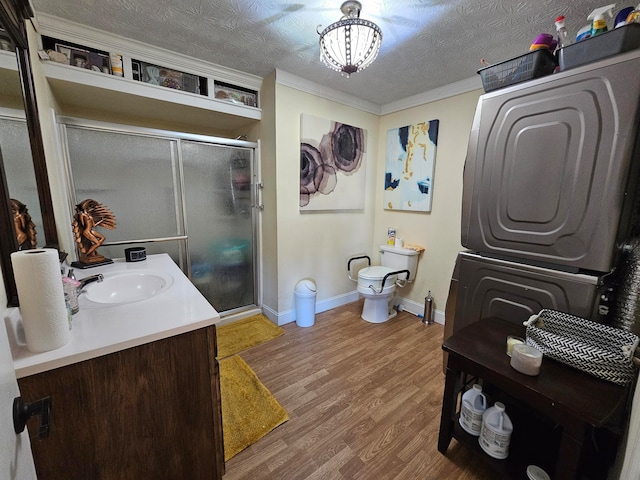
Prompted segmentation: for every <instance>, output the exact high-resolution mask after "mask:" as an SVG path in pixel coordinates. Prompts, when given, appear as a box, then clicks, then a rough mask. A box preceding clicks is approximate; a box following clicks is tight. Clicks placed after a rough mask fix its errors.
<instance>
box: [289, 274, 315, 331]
mask: <svg viewBox="0 0 640 480" xmlns="http://www.w3.org/2000/svg"><path fill="white" fill-rule="evenodd" d="M316 293H317V291H316V284H315V283H313V281H311V280H300V281H299V282H298V283H297V284H296V289H295V291H294V296H295V299H296V324H297V325H298V326H299V327H310V326H312V325H313V324H314V322H315V320H316Z"/></svg>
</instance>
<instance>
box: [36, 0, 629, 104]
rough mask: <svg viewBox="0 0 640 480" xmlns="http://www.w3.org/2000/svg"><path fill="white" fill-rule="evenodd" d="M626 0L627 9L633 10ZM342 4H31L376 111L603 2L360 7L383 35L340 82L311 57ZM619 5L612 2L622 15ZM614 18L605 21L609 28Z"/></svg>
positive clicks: (469, 1)
mask: <svg viewBox="0 0 640 480" xmlns="http://www.w3.org/2000/svg"><path fill="white" fill-rule="evenodd" d="M637 1H638V0H633V1H632V3H637ZM341 3H342V0H331V1H328V0H300V2H299V3H293V2H288V1H273V0H32V5H33V6H34V9H35V11H36V14H37V13H39V12H44V13H47V14H50V15H55V16H57V17H61V18H65V19H68V20H71V21H73V22H76V23H80V24H85V25H89V26H91V27H94V28H97V29H99V30H103V31H106V32H110V33H113V34H116V35H119V36H123V37H127V38H131V39H135V40H138V41H141V42H144V43H147V44H151V45H155V46H158V47H162V48H165V49H167V50H171V51H174V52H178V53H182V54H185V55H189V56H191V57H194V58H197V59H201V60H205V61H207V62H211V63H215V64H218V65H222V66H225V67H230V68H234V69H236V70H240V71H242V72H246V73H251V74H254V75H258V76H260V77H265V76H266V75H268V74H269V73H271V72H272V71H273V70H274V69H275V68H278V69H282V70H284V71H286V72H289V73H292V74H294V75H297V76H299V77H302V78H305V79H308V80H311V81H313V82H315V83H318V84H321V85H324V86H327V87H330V88H333V89H335V90H339V91H342V92H346V93H348V94H351V95H353V96H355V97H358V98H360V99H363V100H367V101H370V102H373V103H376V104H379V105H384V104H387V103H390V102H393V101H396V100H401V99H404V98H406V97H409V96H412V95H415V94H419V93H423V92H426V91H429V90H432V89H434V88H437V87H441V86H444V85H447V84H450V83H453V82H456V81H459V80H464V79H468V78H470V77H474V76H475V75H476V71H477V70H478V68H481V66H482V65H481V63H480V60H481V59H486V61H487V62H489V63H494V62H499V61H502V60H507V59H509V58H512V57H514V56H517V55H521V54H523V53H526V52H527V51H528V48H529V45H530V44H531V43H532V41H533V39H534V38H535V37H536V35H537V34H538V33H543V32H546V33H555V26H554V19H555V18H556V17H557V16H558V15H564V16H565V17H566V18H567V27H568V29H569V32H570V33H571V34H572V35H573V36H574V37H575V34H576V32H577V30H578V29H579V28H581V27H582V26H584V25H586V24H587V20H586V18H587V15H588V14H589V13H590V12H591V11H592V10H593V9H594V8H596V7H600V6H601V5H602V4H603V3H606V2H602V0H535V1H533V0H530V1H526V2H525V1H515V0H407V1H392V0H361V3H362V5H363V8H362V13H361V18H364V19H367V20H372V21H374V22H375V23H377V24H378V25H379V26H380V28H381V29H382V32H383V42H382V48H381V49H380V54H379V56H378V59H377V60H376V61H375V62H374V63H373V64H372V65H371V66H370V67H369V68H368V69H366V70H364V71H363V72H360V73H357V74H354V75H352V76H351V77H350V78H347V77H343V76H341V75H340V74H339V73H337V72H334V71H333V70H330V69H328V68H327V67H326V66H324V64H322V63H321V62H320V60H319V48H318V34H317V33H316V30H317V28H318V26H321V27H322V28H324V27H326V26H328V25H329V24H331V23H333V22H335V21H337V20H339V18H340V17H341V15H342V13H341V12H340V5H341ZM624 6H627V5H622V4H620V5H619V7H620V8H622V7H624ZM612 23H613V20H609V25H612Z"/></svg>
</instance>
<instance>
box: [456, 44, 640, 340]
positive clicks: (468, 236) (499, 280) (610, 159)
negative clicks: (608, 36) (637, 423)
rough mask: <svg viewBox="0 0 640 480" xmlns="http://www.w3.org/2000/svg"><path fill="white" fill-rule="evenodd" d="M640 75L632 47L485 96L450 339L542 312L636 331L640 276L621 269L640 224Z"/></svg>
mask: <svg viewBox="0 0 640 480" xmlns="http://www.w3.org/2000/svg"><path fill="white" fill-rule="evenodd" d="M638 72H640V52H639V51H638V50H636V51H635V52H631V53H626V54H621V55H617V56H615V57H612V58H609V59H605V60H601V61H598V62H594V63H591V64H588V65H584V66H582V67H578V68H573V69H570V70H565V71H563V72H560V73H555V74H553V75H550V76H547V77H543V78H540V79H536V80H532V81H528V82H525V83H521V84H518V85H514V86H511V87H507V88H504V89H501V90H497V91H494V92H490V93H485V94H483V95H481V96H480V98H479V100H478V106H477V109H476V113H475V117H474V121H473V126H472V130H471V134H470V139H469V147H468V152H467V158H466V162H465V168H464V178H463V199H462V238H461V243H462V245H463V246H464V247H466V248H467V249H468V250H467V251H463V252H460V253H459V255H458V258H457V260H456V265H455V269H454V274H453V278H452V281H451V287H450V293H449V298H448V300H447V308H446V312H445V318H446V321H445V338H448V337H449V336H450V335H452V334H453V333H454V332H455V331H457V330H459V329H460V328H462V327H464V326H465V325H468V324H470V323H473V322H475V321H477V320H479V319H481V318H485V317H499V318H502V319H505V320H508V321H511V322H516V323H521V322H523V321H524V320H526V319H527V318H528V317H529V316H530V315H532V314H534V313H538V312H539V311H540V310H541V309H544V308H549V309H554V310H560V311H563V312H567V313H570V314H573V315H578V316H581V317H585V318H589V319H591V320H595V321H599V322H604V323H609V324H616V323H619V324H621V325H620V326H622V327H623V328H627V329H633V328H635V327H634V319H633V318H626V319H622V317H623V316H624V315H625V313H624V312H623V310H624V308H621V305H622V304H624V303H625V302H626V303H628V302H629V301H635V300H634V299H633V298H630V297H628V296H627V297H625V298H623V297H621V292H622V291H624V290H625V285H626V286H627V287H629V286H633V285H634V284H636V285H637V284H640V282H639V281H638V279H634V278H629V276H628V273H625V272H629V271H630V269H628V268H624V260H625V251H626V252H627V254H628V253H630V252H633V251H634V249H635V245H636V244H637V240H636V237H638V235H639V232H638V224H639V223H640V222H638V205H637V204H638V195H637V188H638V177H639V174H640V170H639V168H640V142H639V138H640V132H639V124H640V119H639V105H640V74H639V73H638ZM636 256H637V255H636ZM639 271H640V269H639ZM621 272H622V273H623V274H622V275H621V274H620V273H621ZM627 290H629V289H628V288H627ZM630 311H635V309H631V310H630ZM621 319H622V320H623V321H622V322H621Z"/></svg>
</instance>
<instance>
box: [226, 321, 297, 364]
mask: <svg viewBox="0 0 640 480" xmlns="http://www.w3.org/2000/svg"><path fill="white" fill-rule="evenodd" d="M283 333H284V330H283V329H282V328H280V327H279V326H277V325H276V324H275V323H273V322H272V321H271V320H269V319H268V318H267V317H265V316H264V315H262V314H258V315H254V316H253V317H249V318H245V319H244V320H239V321H237V322H234V323H230V324H228V325H223V326H222V327H219V328H216V335H217V337H218V358H225V357H230V356H231V355H235V354H236V353H238V352H241V351H243V350H246V349H247V348H251V347H255V346H256V345H259V344H261V343H264V342H266V341H267V340H271V339H272V338H276V337H279V336H280V335H282V334H283Z"/></svg>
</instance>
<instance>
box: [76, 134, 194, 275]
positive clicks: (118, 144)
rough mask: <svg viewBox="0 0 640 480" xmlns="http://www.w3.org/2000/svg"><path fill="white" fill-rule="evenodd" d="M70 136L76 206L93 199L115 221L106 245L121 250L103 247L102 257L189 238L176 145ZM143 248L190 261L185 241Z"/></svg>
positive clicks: (154, 140) (148, 139) (142, 138)
mask: <svg viewBox="0 0 640 480" xmlns="http://www.w3.org/2000/svg"><path fill="white" fill-rule="evenodd" d="M66 134H67V148H68V151H69V160H70V166H71V173H72V178H73V183H74V187H75V200H76V202H81V201H82V200H85V199H87V198H91V199H93V200H96V201H98V202H100V203H102V204H103V205H105V206H106V207H108V208H109V209H110V210H111V211H112V212H113V214H114V215H115V217H116V229H115V230H110V231H103V232H102V233H103V234H104V235H105V236H106V237H107V240H106V242H105V244H108V243H112V244H113V243H116V245H111V246H107V245H104V246H102V247H100V253H101V254H102V255H105V256H107V257H109V258H122V257H124V249H125V247H127V246H131V245H130V244H127V243H125V242H137V241H139V240H141V239H164V238H175V237H177V236H180V235H183V234H184V233H183V230H184V227H183V220H182V217H181V209H180V196H181V195H180V189H179V185H180V182H179V176H178V160H177V159H178V154H177V140H173V139H168V138H159V137H153V136H145V135H135V134H132V133H130V132H116V131H106V130H95V129H91V128H82V127H75V126H69V125H67V126H66ZM69 228H71V227H69ZM118 243H120V244H118ZM143 246H145V247H146V249H147V253H148V254H154V253H168V254H169V255H170V256H171V257H172V258H173V260H174V261H175V262H176V263H178V265H182V264H184V262H185V258H184V257H185V256H186V248H185V242H184V241H182V240H172V241H162V242H149V243H145V244H143Z"/></svg>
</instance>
